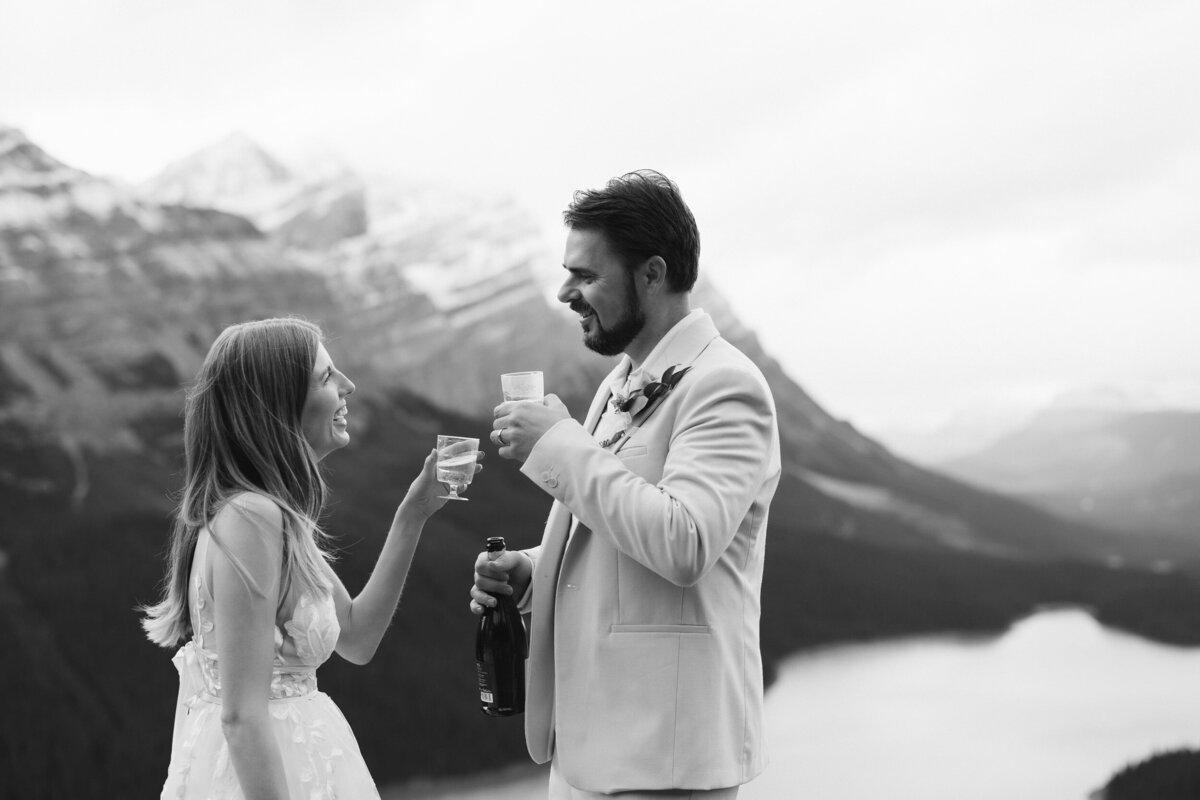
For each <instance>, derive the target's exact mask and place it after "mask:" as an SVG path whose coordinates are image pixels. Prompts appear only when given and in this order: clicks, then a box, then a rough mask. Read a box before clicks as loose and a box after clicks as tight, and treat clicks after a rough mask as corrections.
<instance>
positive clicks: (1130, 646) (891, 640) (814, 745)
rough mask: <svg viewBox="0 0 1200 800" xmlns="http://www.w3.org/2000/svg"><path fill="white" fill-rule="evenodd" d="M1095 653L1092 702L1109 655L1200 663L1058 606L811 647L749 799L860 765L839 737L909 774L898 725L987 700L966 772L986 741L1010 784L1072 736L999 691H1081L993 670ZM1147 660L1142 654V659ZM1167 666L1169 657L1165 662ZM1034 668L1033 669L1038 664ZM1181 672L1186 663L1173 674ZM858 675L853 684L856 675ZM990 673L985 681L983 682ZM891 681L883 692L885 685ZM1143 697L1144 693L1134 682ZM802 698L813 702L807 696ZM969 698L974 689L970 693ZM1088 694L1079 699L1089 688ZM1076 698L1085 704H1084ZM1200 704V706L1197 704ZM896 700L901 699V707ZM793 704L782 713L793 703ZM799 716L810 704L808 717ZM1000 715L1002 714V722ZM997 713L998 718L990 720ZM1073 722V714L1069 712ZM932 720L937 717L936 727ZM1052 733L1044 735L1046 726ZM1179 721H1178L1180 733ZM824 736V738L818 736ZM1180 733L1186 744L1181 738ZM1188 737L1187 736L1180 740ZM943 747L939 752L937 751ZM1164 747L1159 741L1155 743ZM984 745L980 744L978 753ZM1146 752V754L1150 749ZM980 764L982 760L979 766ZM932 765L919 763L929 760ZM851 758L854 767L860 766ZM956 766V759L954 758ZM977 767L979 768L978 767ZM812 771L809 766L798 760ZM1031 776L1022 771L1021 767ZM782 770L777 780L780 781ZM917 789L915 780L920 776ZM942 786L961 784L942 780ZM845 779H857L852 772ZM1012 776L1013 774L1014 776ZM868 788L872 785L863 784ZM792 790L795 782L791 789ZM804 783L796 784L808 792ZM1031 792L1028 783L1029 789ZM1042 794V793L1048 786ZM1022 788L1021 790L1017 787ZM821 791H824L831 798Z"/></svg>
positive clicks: (405, 788) (948, 719)
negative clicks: (1005, 618) (1036, 687)
mask: <svg viewBox="0 0 1200 800" xmlns="http://www.w3.org/2000/svg"><path fill="white" fill-rule="evenodd" d="M1090 648H1095V651H1094V655H1095V656H1096V657H1095V659H1094V661H1095V662H1096V663H1095V664H1094V665H1093V664H1091V662H1080V663H1074V664H1073V667H1074V669H1075V670H1076V673H1072V677H1073V681H1074V682H1077V681H1078V680H1081V679H1084V680H1091V681H1093V683H1090V684H1088V685H1087V687H1085V689H1084V690H1083V692H1084V695H1085V697H1084V699H1088V698H1090V697H1091V696H1092V695H1093V694H1094V691H1092V690H1093V689H1095V690H1096V691H1099V688H1098V687H1099V684H1096V683H1095V678H1094V677H1092V678H1088V676H1087V674H1086V671H1085V670H1086V669H1088V668H1090V667H1091V666H1094V667H1095V669H1096V670H1097V671H1099V670H1101V669H1102V668H1103V666H1104V665H1105V664H1106V663H1107V661H1108V660H1109V659H1108V658H1107V656H1105V655H1104V654H1105V653H1109V652H1112V653H1115V654H1116V655H1117V656H1119V657H1145V656H1146V654H1150V657H1151V658H1152V659H1154V658H1160V657H1161V659H1162V661H1163V662H1165V663H1167V665H1168V666H1170V665H1171V664H1173V663H1176V662H1178V661H1181V660H1182V661H1187V662H1188V663H1191V662H1192V661H1196V660H1198V659H1200V652H1198V650H1197V648H1195V647H1181V646H1178V645H1173V644H1171V643H1167V642H1160V641H1157V640H1155V639H1152V638H1150V637H1146V636H1143V635H1141V634H1137V633H1134V632H1130V631H1127V630H1124V629H1122V628H1119V627H1116V626H1112V625H1108V624H1106V623H1104V622H1102V621H1101V620H1100V619H1098V618H1097V615H1096V613H1095V609H1093V608H1089V607H1085V606H1079V605H1071V604H1047V605H1044V606H1039V607H1038V608H1036V609H1034V610H1032V611H1031V612H1030V613H1029V614H1027V615H1024V616H1022V617H1020V618H1018V619H1015V620H1014V621H1012V622H1011V623H1009V624H1008V625H1006V626H1004V627H1002V628H998V629H996V630H994V631H982V630H979V629H970V630H966V631H949V632H945V631H943V632H937V633H934V632H929V633H919V634H914V635H908V636H886V637H873V638H867V639H858V640H846V641H841V642H834V643H825V644H821V645H817V646H811V647H805V648H800V649H798V650H797V651H795V652H793V653H792V654H790V655H788V656H787V657H785V658H782V659H780V660H779V673H778V674H779V675H780V676H781V681H780V685H779V687H778V689H775V688H773V689H771V690H769V691H768V693H767V716H768V720H767V724H768V728H771V727H772V726H774V730H773V731H770V732H769V733H770V735H769V736H768V739H769V741H770V742H771V743H772V746H771V751H772V759H771V760H772V765H773V767H774V769H769V770H768V772H767V773H765V774H764V775H763V776H761V777H760V778H758V779H756V780H755V781H752V782H751V783H749V784H747V785H746V787H744V789H743V794H744V796H745V797H746V798H747V800H755V798H763V799H764V800H765V799H766V798H770V800H774V798H775V797H782V796H784V795H780V794H778V792H779V786H780V783H779V782H780V781H781V780H782V781H784V782H785V783H786V782H787V781H803V780H809V781H813V780H817V777H813V776H814V775H817V776H818V777H822V778H823V777H824V771H826V770H827V769H829V766H828V765H827V764H826V763H825V762H837V760H838V759H839V758H840V759H851V756H850V755H848V754H846V753H842V752H840V751H836V748H835V749H832V750H831V745H830V742H831V741H832V742H835V743H836V742H837V741H838V736H837V735H830V734H831V733H832V734H836V733H837V732H838V731H839V730H840V731H841V734H842V736H843V737H851V738H854V739H858V738H859V737H860V736H863V737H868V738H869V737H876V738H877V739H878V741H877V742H875V744H874V746H872V745H871V744H870V742H869V741H867V742H863V743H862V744H863V746H864V747H865V752H870V753H875V754H876V755H875V756H874V757H876V758H880V759H881V761H882V764H881V767H880V768H881V770H882V771H884V772H886V771H887V770H888V769H891V770H892V771H893V772H896V773H897V774H900V773H899V772H898V771H902V770H903V769H905V768H910V769H911V764H910V763H909V762H906V761H905V760H904V759H903V758H901V757H899V756H897V755H896V754H894V753H892V752H890V750H892V749H894V745H895V742H893V741H892V740H889V739H888V738H887V736H888V735H891V734H889V733H888V731H887V728H888V726H889V725H893V724H895V722H894V720H897V719H899V720H903V721H904V722H903V723H901V727H902V728H904V729H905V730H904V731H903V734H902V735H900V734H897V735H898V736H899V738H898V739H897V740H896V741H899V742H903V741H905V740H906V739H907V738H908V737H909V736H912V735H916V734H917V733H919V732H920V731H919V729H913V730H911V731H910V730H908V729H907V728H908V726H909V724H910V723H911V721H912V720H921V719H922V715H923V714H927V713H933V712H934V711H935V710H936V711H937V713H939V714H942V715H943V717H942V718H940V719H939V721H938V722H937V723H936V724H933V725H932V726H931V727H932V730H933V732H932V733H931V732H930V731H928V730H927V731H925V734H926V735H927V736H935V737H936V736H937V735H941V736H945V735H946V733H945V732H947V731H952V730H955V729H956V728H957V727H958V725H959V724H961V720H958V718H957V717H956V716H955V714H957V713H959V712H960V711H961V709H959V708H958V707H959V706H963V705H965V706H972V705H974V704H979V709H980V712H979V713H980V717H979V719H981V720H985V721H986V720H988V719H999V720H1000V721H1001V723H1003V724H994V723H985V722H981V723H979V724H980V725H982V727H981V728H979V729H972V734H971V736H967V737H960V738H962V739H965V740H966V742H965V743H962V742H958V743H957V744H956V745H955V746H958V747H961V748H965V749H964V753H963V763H964V764H966V765H968V766H964V767H963V769H964V770H967V771H968V772H969V771H970V770H972V769H975V770H984V771H985V772H986V770H990V769H993V767H992V766H991V765H990V762H984V761H980V760H978V753H977V752H976V751H977V750H978V749H979V748H980V747H981V746H983V745H984V744H989V743H990V746H991V747H992V748H993V753H992V754H993V755H995V754H996V753H998V754H1000V756H1001V758H1000V759H997V761H998V762H1007V763H1008V765H1009V766H1006V767H1004V768H1003V769H1001V768H999V767H996V768H995V769H997V770H998V771H999V774H998V775H997V774H990V773H987V774H982V775H978V776H977V775H971V778H972V779H978V780H981V781H984V782H985V783H988V782H992V783H994V782H996V781H997V780H1000V781H1002V780H1003V779H1004V777H1003V776H1004V774H1005V773H1006V772H1009V771H1010V767H1011V765H1012V764H1019V765H1021V764H1024V763H1025V761H1026V760H1029V759H1032V758H1034V756H1033V755H1031V751H1029V750H1028V742H1027V741H1025V740H1026V739H1029V738H1032V739H1034V740H1037V739H1038V738H1039V737H1047V739H1048V740H1049V741H1054V740H1055V737H1056V736H1058V735H1060V734H1061V733H1062V731H1060V730H1058V729H1057V728H1055V725H1057V724H1059V720H1057V718H1055V719H1052V720H1051V721H1050V722H1049V723H1047V722H1045V721H1040V720H1038V719H1037V716H1036V714H1035V715H1034V716H1031V717H1030V718H1029V720H1028V721H1022V722H1021V723H1020V725H1022V726H1024V725H1028V726H1029V727H1028V730H1022V729H1021V728H1017V727H1015V726H1016V723H1014V721H1013V719H1011V718H1008V717H1006V716H1005V715H1006V714H1008V713H1010V711H1011V710H1006V709H1005V708H1001V709H1000V710H999V711H997V710H996V709H995V708H991V707H990V706H987V705H986V703H987V700H986V699H985V698H986V696H987V695H989V694H990V693H991V692H992V691H993V690H1000V691H1001V692H1002V693H1003V692H1008V693H1009V694H1010V695H1011V696H1010V697H1009V698H1008V702H1009V703H1010V704H1012V705H1014V706H1019V705H1020V704H1021V703H1022V702H1025V703H1027V704H1029V705H1030V708H1031V709H1035V710H1036V709H1037V708H1040V707H1042V706H1040V705H1039V704H1041V703H1045V702H1050V701H1049V700H1047V699H1046V698H1048V697H1052V698H1054V699H1053V702H1063V701H1065V699H1066V694H1067V693H1068V692H1070V691H1071V689H1070V683H1071V682H1068V683H1067V684H1066V686H1067V688H1066V689H1063V688H1061V686H1054V687H1046V686H1043V687H1042V689H1041V690H1040V691H1041V692H1043V695H1037V694H1036V693H1035V697H1034V698H1033V699H1030V698H1028V697H1024V696H1022V695H1021V694H1020V692H1022V691H1025V690H1026V688H1027V687H1025V686H1024V685H1023V684H1022V683H1020V682H1019V681H1018V682H1017V683H1015V684H1013V685H1010V686H1008V687H1007V688H1005V686H1004V680H1003V679H1004V678H1005V677H1006V673H1005V672H1003V671H1000V672H998V673H995V674H991V673H989V672H988V670H989V669H990V665H992V664H993V663H995V661H996V659H1000V660H1001V662H1005V660H1009V662H1010V663H1011V659H1014V658H1016V657H1020V658H1021V659H1023V661H1022V662H1021V663H1024V664H1025V665H1026V666H1025V668H1024V669H1025V673H1023V674H1025V675H1026V677H1027V678H1029V677H1030V676H1032V679H1033V680H1036V679H1038V677H1039V676H1045V675H1046V674H1047V673H1054V674H1057V675H1058V676H1059V678H1062V677H1063V672H1062V665H1061V664H1059V663H1058V662H1057V661H1056V659H1058V660H1061V659H1064V658H1072V657H1075V658H1077V657H1078V656H1077V655H1076V656H1072V655H1071V653H1078V652H1080V651H1088V650H1089V649H1090ZM1139 654H1141V656H1139ZM1038 659H1049V663H1048V664H1040V663H1039V661H1038ZM1154 663H1158V662H1154ZM1030 665H1033V666H1030ZM1172 669H1174V667H1172ZM848 674H849V675H852V676H853V677H852V678H848V677H846V676H847V675H848ZM981 676H982V683H980V681H981ZM881 684H882V686H883V688H881V687H880V685H881ZM1128 688H1130V689H1131V690H1133V691H1136V690H1137V687H1128ZM797 691H799V692H800V695H799V696H800V697H802V698H803V699H801V700H797V699H796V697H797V694H796V693H797ZM963 692H966V694H965V695H964V694H963ZM941 694H945V695H947V696H948V697H949V698H950V702H947V700H946V699H945V698H939V695H941ZM1077 694H1078V692H1077ZM1151 699H1152V700H1153V701H1154V702H1145V703H1142V704H1141V705H1142V706H1143V707H1147V708H1162V707H1163V704H1162V703H1161V702H1157V701H1158V700H1159V698H1157V696H1154V697H1152V698H1151ZM1074 702H1076V703H1078V702H1080V698H1079V697H1075V699H1074ZM1197 702H1198V703H1200V699H1198V701H1197ZM889 704H898V705H897V707H896V708H892V709H891V711H890V712H889ZM781 706H782V708H781ZM798 709H803V711H800V710H798ZM997 714H999V715H1000V716H999V717H996V715H997ZM989 715H990V716H989ZM1068 716H1070V715H1068ZM926 723H928V720H926ZM1039 725H1041V726H1042V727H1041V728H1039V727H1038V726H1039ZM1171 727H1172V726H1170V725H1168V726H1166V730H1170V729H1171ZM1175 729H1176V733H1174V734H1171V735H1169V736H1166V737H1165V738H1164V739H1163V740H1162V744H1163V745H1166V746H1169V745H1171V744H1174V745H1183V744H1188V743H1189V742H1186V741H1183V740H1182V739H1183V738H1186V737H1185V736H1184V735H1183V733H1181V732H1180V729H1179V728H1178V726H1175ZM814 731H815V732H816V734H817V735H818V738H815V739H814ZM1172 737H1174V738H1172ZM1152 738H1153V737H1149V736H1148V735H1143V737H1142V739H1141V740H1137V739H1131V740H1129V741H1128V742H1126V743H1121V744H1119V746H1116V747H1114V746H1112V744H1111V743H1105V742H1100V743H1098V744H1097V743H1093V744H1094V745H1096V746H1098V747H1099V750H1098V752H1096V753H1093V754H1092V756H1091V757H1092V762H1094V763H1092V762H1090V763H1088V764H1087V765H1085V767H1083V768H1081V767H1080V766H1079V764H1074V765H1069V766H1070V768H1071V769H1074V772H1075V773H1076V774H1074V775H1070V776H1066V777H1064V776H1062V775H1060V776H1057V777H1056V778H1055V780H1058V782H1059V784H1060V786H1061V785H1062V784H1063V783H1064V782H1067V781H1068V778H1069V779H1070V780H1072V781H1074V783H1072V790H1076V789H1083V792H1082V794H1080V795H1079V796H1080V798H1081V800H1082V798H1084V797H1086V796H1087V792H1088V791H1091V790H1094V789H1096V788H1098V787H1101V786H1103V785H1104V783H1105V782H1106V781H1107V780H1108V779H1109V778H1110V777H1111V776H1112V775H1113V774H1115V773H1116V772H1117V771H1118V770H1119V769H1120V768H1121V767H1122V766H1123V765H1125V764H1128V763H1131V762H1134V761H1137V760H1139V759H1142V758H1145V757H1147V756H1149V755H1150V754H1151V753H1150V750H1151V749H1152V745H1151V744H1150V740H1151V739H1152ZM1176 739H1178V740H1179V741H1175V740H1176ZM929 746H932V745H929ZM1153 746H1158V745H1157V744H1153ZM972 748H973V749H972ZM1142 751H1144V752H1142ZM814 752H822V753H823V754H822V756H821V758H820V759H816V758H813V757H812V754H813V753H814ZM860 757H861V752H860V751H859V750H858V749H857V748H855V750H854V753H853V756H852V759H853V760H854V763H857V759H859V758H860ZM972 759H976V760H975V761H974V762H972ZM1059 759H1060V761H1062V762H1064V763H1065V762H1069V761H1070V760H1071V759H1070V758H1069V757H1068V756H1066V755H1065V754H1064V755H1060V757H1059ZM920 760H921V759H913V761H914V762H915V761H920ZM849 763H850V761H849V760H848V761H847V764H849ZM949 763H954V759H950V762H949ZM971 763H974V765H975V766H974V767H971V766H969V765H970V764H971ZM797 764H800V765H801V766H800V767H797V766H796V765H797ZM797 769H798V770H799V777H787V773H788V771H789V770H797ZM1017 772H1020V770H1017ZM1081 772H1082V774H1083V775H1085V776H1086V779H1087V780H1086V781H1085V782H1087V783H1089V785H1088V786H1086V788H1084V787H1082V786H1081V784H1080V781H1081V780H1083V779H1082V778H1080V777H1079V773H1081ZM773 773H774V774H773ZM909 778H910V782H911V780H915V778H912V776H911V775H909ZM938 778H939V779H940V780H943V781H945V780H949V778H947V777H946V776H942V775H939V776H938ZM841 780H845V777H844V775H843V776H842V778H841ZM1010 781H1011V778H1010ZM860 782H861V779H860ZM788 785H791V784H788ZM799 785H800V784H799V783H796V786H799ZM545 786H546V771H545V767H537V766H536V765H533V764H523V765H514V766H511V767H508V768H505V769H503V770H500V771H498V772H497V771H494V770H484V771H482V772H478V773H472V774H470V775H463V776H456V777H453V778H445V779H440V778H425V779H415V780H412V781H407V782H403V783H396V784H392V785H389V786H388V787H386V790H385V791H383V793H382V796H383V798H384V800H402V799H403V800H485V798H486V799H487V800H529V798H533V797H544V796H545V795H544V792H545ZM1026 788H1028V787H1026ZM1039 788H1041V787H1039ZM1010 790H1011V787H1010ZM811 796H814V797H817V796H822V795H821V794H820V793H817V794H811ZM866 796H873V795H868V794H866V793H864V792H860V793H859V794H847V795H846V797H847V798H858V797H866ZM946 796H950V795H945V794H943V795H938V794H936V793H931V794H930V795H929V797H930V798H941V797H946ZM1010 796H1023V797H1037V798H1041V797H1043V796H1045V797H1048V796H1049V795H1039V794H1036V793H1035V794H1029V793H1028V791H1026V792H1024V793H1022V792H1021V791H1018V792H1017V794H1016V795H1010Z"/></svg>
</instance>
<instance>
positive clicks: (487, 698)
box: [479, 691, 492, 703]
mask: <svg viewBox="0 0 1200 800" xmlns="http://www.w3.org/2000/svg"><path fill="white" fill-rule="evenodd" d="M479 699H480V700H482V701H483V702H485V703H490V702H492V693H491V692H484V691H481V692H480V693H479Z"/></svg>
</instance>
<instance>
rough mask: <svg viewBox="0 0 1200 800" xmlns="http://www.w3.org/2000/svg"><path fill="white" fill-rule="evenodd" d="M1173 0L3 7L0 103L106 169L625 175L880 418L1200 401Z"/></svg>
mask: <svg viewBox="0 0 1200 800" xmlns="http://www.w3.org/2000/svg"><path fill="white" fill-rule="evenodd" d="M1198 41H1200V3H1197V2H1194V0H1175V1H1174V2H1172V1H1170V0H1155V2H1149V3H1147V2H1109V1H1107V0H1067V1H1064V2H1053V1H1052V0H1033V1H1031V2H1026V1H1022V0H1017V1H1013V2H966V1H965V0H947V1H946V2H924V3H922V2H905V3H894V2H886V1H884V2H851V1H847V0H831V1H830V2H817V3H802V2H799V0H787V1H786V2H776V3H768V2H753V1H752V0H732V1H730V2H711V1H706V2H700V1H699V0H684V1H680V2H663V1H661V0H660V1H655V0H637V1H636V2H611V1H610V2H605V3H575V2H552V1H551V0H546V1H545V2H540V3H538V2H507V1H506V0H481V1H479V2H449V1H445V0H443V1H442V2H432V1H431V0H430V1H428V2H393V1H391V0H355V2H351V3H333V2H329V1H328V0H322V1H321V2H316V1H315V0H297V1H295V2H261V0H238V1H237V2H228V1H227V0H206V2H204V3H187V4H184V3H164V2H161V0H139V1H137V2H134V1H133V0H106V2H103V3H93V2H84V1H83V0H79V1H78V2H70V3H66V2H61V0H30V2H28V3H20V4H18V3H16V2H14V1H13V0H0V122H4V123H7V124H10V125H14V126H16V127H19V128H21V129H23V130H24V131H25V132H26V134H28V135H29V136H30V137H31V138H32V139H34V140H35V141H36V142H38V143H39V144H41V145H42V146H43V147H45V148H46V149H47V150H49V151H50V153H51V154H52V155H55V156H57V157H58V158H60V159H62V160H64V161H67V162H68V163H70V164H72V165H73V166H77V167H80V168H82V169H86V170H89V171H92V172H97V173H101V174H109V175H114V176H118V177H122V178H126V179H129V180H139V179H142V178H145V177H148V176H150V175H152V174H153V173H155V172H156V171H157V170H159V169H160V168H161V167H162V166H164V165H165V164H167V163H168V162H170V161H172V160H174V159H177V158H180V157H182V156H184V155H187V154H188V153H190V152H192V151H193V150H196V149H198V148H201V147H203V146H206V145H208V144H211V143H213V142H214V141H216V140H219V139H221V138H223V137H224V136H226V135H227V134H229V133H230V132H232V131H244V132H246V133H247V134H249V135H250V136H252V137H253V138H255V139H257V140H258V141H260V142H261V143H262V144H263V145H264V146H266V147H267V148H268V149H271V150H274V151H276V152H279V153H280V154H282V155H284V156H290V155H294V154H297V153H299V152H302V151H304V150H306V149H310V148H327V149H330V150H333V151H336V152H338V153H340V154H341V155H342V156H343V157H344V158H345V159H346V160H348V161H349V162H350V163H352V164H353V165H354V166H356V167H358V168H360V169H362V170H366V171H373V170H385V171H388V172H391V173H395V174H399V175H402V176H408V177H411V178H414V179H422V180H438V181H445V182H448V183H451V184H453V185H455V186H458V187H463V188H467V189H470V190H475V191H481V192H487V193H496V192H501V193H505V194H509V195H512V196H513V197H515V198H516V199H518V200H519V201H521V202H522V203H524V204H526V205H527V206H528V207H529V209H530V211H531V213H533V214H535V215H537V218H539V219H543V220H545V222H546V226H547V236H548V237H549V238H550V239H551V241H552V244H553V246H554V248H555V252H556V253H557V251H558V250H559V249H560V248H561V231H560V229H559V219H560V216H559V214H560V211H561V209H562V207H563V206H564V205H565V204H566V202H568V201H569V199H570V193H571V191H572V190H573V189H576V188H580V187H592V186H598V185H601V184H602V183H603V182H604V181H605V180H606V179H607V178H608V177H610V176H612V175H615V174H619V173H622V172H626V171H628V170H631V169H636V168H639V167H654V168H656V169H659V170H661V171H663V172H665V173H666V174H667V175H669V176H670V177H672V178H673V179H675V180H676V181H677V182H678V183H679V184H680V186H681V188H682V189H683V192H684V195H685V198H686V199H687V200H688V201H689V203H690V204H691V205H692V207H693V210H694V211H695V213H696V216H697V218H698V220H699V222H700V226H701V234H702V239H703V243H704V250H703V255H702V262H703V268H704V269H705V270H706V271H707V273H708V274H709V275H711V276H712V277H713V279H714V281H715V282H716V283H717V285H718V286H719V287H721V288H722V289H723V290H724V291H725V293H726V294H727V295H729V297H730V299H731V300H732V301H733V303H734V305H735V307H736V309H737V310H738V311H739V312H740V313H741V314H742V316H744V317H745V318H746V319H747V321H748V322H749V323H750V324H751V325H752V326H753V327H755V328H756V329H757V330H758V331H759V332H760V334H761V336H762V339H763V341H764V343H765V344H766V345H767V347H768V348H769V349H770V350H771V351H772V352H774V353H775V354H776V355H777V356H778V357H779V358H780V360H781V361H782V362H783V363H784V365H785V366H786V367H787V368H788V370H789V372H790V373H791V374H792V376H793V377H794V378H796V379H797V380H798V381H799V382H800V383H801V384H802V385H803V386H804V387H805V388H806V389H808V390H809V392H810V393H812V394H813V395H814V396H815V397H816V399H817V400H818V401H820V402H822V403H823V404H824V405H825V406H826V407H828V408H829V409H830V410H831V411H832V412H833V413H834V414H835V415H837V416H840V417H843V418H848V419H850V420H851V421H853V422H855V423H856V424H858V425H859V426H860V427H862V428H864V429H865V430H867V431H868V432H871V433H874V434H876V435H880V436H882V437H883V438H884V439H885V440H886V439H888V438H889V437H891V436H896V437H897V440H899V438H898V437H899V436H900V434H902V433H903V432H904V431H906V430H912V429H920V428H930V427H933V426H936V425H938V424H941V423H942V422H944V421H946V420H947V419H949V418H951V417H953V416H955V415H956V414H958V413H959V412H961V411H963V410H974V412H975V413H977V414H979V415H985V414H991V415H994V414H995V413H996V411H997V409H1011V408H1029V407H1035V406H1037V405H1038V404H1041V403H1044V402H1048V401H1049V400H1050V399H1051V398H1053V397H1054V396H1055V395H1057V394H1059V393H1061V392H1064V391H1069V390H1074V389H1077V388H1080V387H1088V386H1096V385H1109V386H1116V387H1119V388H1124V389H1127V390H1129V391H1135V392H1139V393H1142V394H1143V395H1151V396H1157V397H1160V398H1163V399H1168V400H1169V399H1172V398H1174V401H1175V402H1183V401H1185V400H1186V401H1188V402H1190V403H1193V404H1197V403H1200V356H1198V354H1200V322H1197V321H1196V318H1197V317H1198V316H1200V315H1198V314H1197V312H1196V309H1197V308H1200V213H1198V212H1200V46H1197V42H1198Z"/></svg>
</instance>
